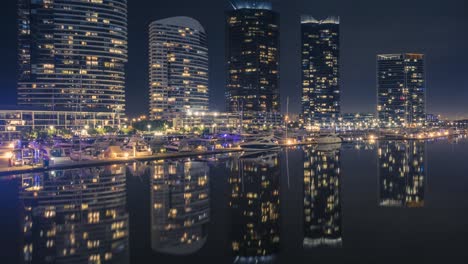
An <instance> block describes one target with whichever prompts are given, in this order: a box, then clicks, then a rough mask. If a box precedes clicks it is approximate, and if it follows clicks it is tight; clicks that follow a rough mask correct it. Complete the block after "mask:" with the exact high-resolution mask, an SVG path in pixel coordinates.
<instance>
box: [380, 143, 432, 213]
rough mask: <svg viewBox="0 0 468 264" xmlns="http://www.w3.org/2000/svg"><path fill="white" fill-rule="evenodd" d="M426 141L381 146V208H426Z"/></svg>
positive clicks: (381, 144)
mask: <svg viewBox="0 0 468 264" xmlns="http://www.w3.org/2000/svg"><path fill="white" fill-rule="evenodd" d="M425 153H426V148H425V142H424V141H381V142H379V149H378V156H379V178H380V206H384V207H392V206H396V207H423V206H424V186H425V184H424V182H425V176H426V169H425V168H426V167H425Z"/></svg>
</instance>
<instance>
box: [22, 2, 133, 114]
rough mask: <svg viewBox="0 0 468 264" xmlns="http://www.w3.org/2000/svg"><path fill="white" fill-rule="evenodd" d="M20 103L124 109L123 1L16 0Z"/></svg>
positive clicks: (124, 14) (125, 28) (50, 106)
mask: <svg viewBox="0 0 468 264" xmlns="http://www.w3.org/2000/svg"><path fill="white" fill-rule="evenodd" d="M18 15H19V18H18V45H19V47H18V52H19V53H18V63H19V76H18V104H19V105H24V106H32V107H40V108H47V109H52V110H69V111H102V112H115V113H123V112H124V110H125V89H124V87H125V73H124V65H125V63H126V62H127V1H126V0H107V1H103V0H96V1H65V0H55V1H52V0H49V1H34V0H19V4H18Z"/></svg>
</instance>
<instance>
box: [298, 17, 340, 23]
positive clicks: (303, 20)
mask: <svg viewBox="0 0 468 264" xmlns="http://www.w3.org/2000/svg"><path fill="white" fill-rule="evenodd" d="M301 24H340V17H337V16H329V17H327V18H325V19H322V20H318V19H316V18H314V17H313V16H310V15H302V16H301Z"/></svg>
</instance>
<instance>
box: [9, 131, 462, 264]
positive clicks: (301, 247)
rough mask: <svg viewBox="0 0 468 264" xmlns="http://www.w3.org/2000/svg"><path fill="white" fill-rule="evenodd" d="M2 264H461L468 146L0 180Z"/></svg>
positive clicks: (195, 162)
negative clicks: (208, 263) (207, 263)
mask: <svg viewBox="0 0 468 264" xmlns="http://www.w3.org/2000/svg"><path fill="white" fill-rule="evenodd" d="M0 198H1V200H0V209H1V212H2V213H1V215H2V217H1V218H0V234H1V236H0V246H1V247H0V257H1V258H0V262H1V263H131V264H140V263H206V262H207V261H210V263H288V264H289V263H464V262H465V261H466V259H467V257H468V250H467V249H468V236H467V235H468V140H466V139H463V140H456V141H455V140H440V141H432V142H420V141H381V142H378V143H375V144H360V145H356V144H349V145H346V144H345V145H329V146H321V147H294V148H289V149H283V150H282V151H279V152H270V153H253V154H248V155H247V154H244V155H241V154H232V155H219V156H210V157H198V158H192V159H175V160H157V161H151V162H145V163H133V164H127V165H113V166H104V167H92V168H81V169H70V170H57V171H50V172H46V173H35V174H24V175H14V176H12V177H8V178H3V179H0ZM461 259H464V260H465V261H461V262H460V261H459V260H461Z"/></svg>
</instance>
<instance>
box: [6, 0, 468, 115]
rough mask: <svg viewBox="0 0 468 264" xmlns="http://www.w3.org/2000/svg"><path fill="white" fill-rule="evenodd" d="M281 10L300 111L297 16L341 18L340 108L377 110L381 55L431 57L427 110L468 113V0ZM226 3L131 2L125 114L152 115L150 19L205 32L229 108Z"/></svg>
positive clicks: (12, 62)
mask: <svg viewBox="0 0 468 264" xmlns="http://www.w3.org/2000/svg"><path fill="white" fill-rule="evenodd" d="M272 2H273V8H274V9H275V10H276V11H278V12H280V15H281V25H280V28H281V60H280V69H281V70H280V72H281V87H280V92H281V99H282V108H283V111H285V110H286V97H287V96H289V97H290V108H289V111H290V112H299V111H300V96H301V87H300V83H301V70H300V15H301V14H310V15H312V16H314V17H316V18H324V17H326V16H329V15H335V16H340V18H341V90H342V111H343V112H374V111H375V108H376V106H375V105H376V62H375V57H376V54H378V53H397V52H420V53H425V54H426V80H427V110H428V112H429V113H436V114H442V115H443V116H445V117H451V118H461V117H466V118H468V78H467V75H468V48H467V47H468V3H467V1H466V0H444V1H440V0H392V1H380V0H379V1H378V0H352V1H350V0H327V1H324V0H321V1H313V0H274V1H272ZM229 8H230V5H229V4H228V2H227V0H226V1H225V0H198V1H194V0H170V1H165V0H128V12H129V21H128V22H129V27H128V32H129V63H128V65H127V87H126V93H127V113H128V114H130V115H135V114H138V113H146V112H147V104H148V102H147V101H148V84H147V83H148V74H147V71H148V70H147V68H148V58H147V57H148V55H147V54H148V52H147V46H148V44H147V42H148V41H147V39H148V37H147V27H148V24H149V22H150V21H152V20H156V19H161V18H165V17H170V16H179V15H182V16H190V17H193V18H195V19H197V20H199V21H200V22H201V24H202V25H203V26H204V27H205V29H206V31H207V34H208V42H209V55H210V87H209V88H210V93H211V95H210V96H211V107H212V109H213V110H218V111H223V110H224V92H225V77H224V76H225V75H224V74H225V73H224V71H225V65H224V46H225V44H224V40H225V37H224V26H225V25H224V16H225V15H224V11H225V10H228V9H229ZM0 29H1V33H2V35H1V36H2V39H1V41H0V58H1V63H0V89H1V91H2V96H0V104H9V105H11V104H15V103H16V63H17V62H16V0H4V1H2V8H1V9H0Z"/></svg>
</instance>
